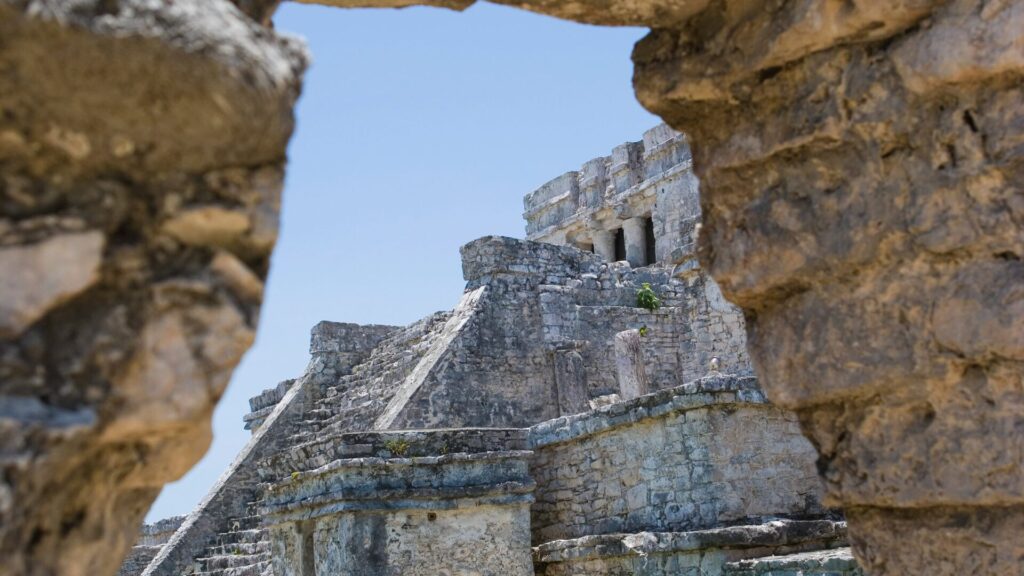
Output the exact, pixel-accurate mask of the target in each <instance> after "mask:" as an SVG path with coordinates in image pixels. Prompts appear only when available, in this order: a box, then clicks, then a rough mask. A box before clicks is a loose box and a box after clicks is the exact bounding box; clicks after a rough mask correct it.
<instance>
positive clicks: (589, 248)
mask: <svg viewBox="0 0 1024 576" xmlns="http://www.w3.org/2000/svg"><path fill="white" fill-rule="evenodd" d="M576 247H577V248H579V249H580V250H583V251H584V252H591V253H592V252H593V251H594V245H593V244H592V243H589V242H577V243H576Z"/></svg>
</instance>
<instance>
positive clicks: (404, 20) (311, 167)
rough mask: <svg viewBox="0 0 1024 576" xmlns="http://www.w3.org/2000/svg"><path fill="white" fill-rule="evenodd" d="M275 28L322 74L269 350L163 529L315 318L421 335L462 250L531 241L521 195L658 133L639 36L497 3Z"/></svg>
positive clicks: (301, 160) (288, 215) (283, 369)
mask: <svg viewBox="0 0 1024 576" xmlns="http://www.w3.org/2000/svg"><path fill="white" fill-rule="evenodd" d="M275 22H276V26H277V29H278V30H280V31H286V32H290V33H294V34H298V35H301V36H303V37H305V38H306V39H307V41H308V43H309V45H310V49H311V51H312V53H313V65H312V67H311V68H310V70H309V71H308V73H307V75H306V81H305V88H304V92H303V97H302V99H301V100H300V101H299V105H298V128H297V131H296V134H295V136H294V138H293V140H292V142H291V145H290V147H289V158H290V161H289V165H288V177H287V182H286V185H285V194H284V204H283V211H282V225H281V236H280V239H279V241H278V244H277V249H276V250H275V252H274V257H273V263H272V266H271V270H270V278H269V280H268V283H267V291H266V300H265V302H264V305H263V312H262V318H261V321H260V327H259V332H258V334H257V339H256V345H255V346H254V347H253V348H252V349H251V350H250V351H249V353H248V354H247V355H246V356H245V358H244V360H243V361H242V364H241V365H240V367H239V368H238V369H237V370H236V371H235V374H234V377H233V379H232V381H231V384H230V386H229V387H228V391H227V393H226V394H225V396H224V398H223V399H222V400H221V403H220V405H219V407H218V409H217V412H216V414H215V416H214V441H213V446H212V447H211V448H210V451H209V452H208V453H207V455H206V457H205V458H204V459H203V460H202V461H201V462H200V463H199V464H198V465H197V466H196V467H195V468H194V469H193V470H192V471H191V472H189V473H188V474H187V475H186V476H185V477H184V478H183V479H182V480H180V481H178V482H176V483H174V484H171V485H168V486H167V487H166V488H165V489H164V491H163V493H162V494H161V495H160V498H159V499H158V500H157V502H156V503H155V504H154V506H153V508H152V510H151V511H150V514H149V516H148V520H149V521H152V520H156V519H159V518H164V517H167V516H172V515H176V514H185V513H187V512H188V511H189V510H190V509H191V508H192V507H193V506H195V504H196V503H197V502H198V501H199V500H200V499H201V498H202V497H203V495H204V494H205V493H206V492H207V490H208V489H209V488H210V486H211V485H212V484H213V482H214V481H215V480H216V479H217V477H218V476H219V475H220V473H221V472H222V471H223V470H224V468H225V467H226V466H227V464H228V463H229V462H230V461H231V460H232V458H233V457H234V455H235V454H236V453H237V452H238V450H240V449H241V448H242V446H243V445H244V444H245V442H246V440H247V439H248V437H249V433H248V432H247V431H244V430H242V420H241V419H242V415H243V414H245V413H246V412H247V411H248V398H249V397H250V396H253V395H255V394H257V393H259V391H260V390H263V389H265V388H268V387H270V386H273V385H275V384H276V383H277V382H279V381H281V380H284V379H287V378H293V377H296V376H299V375H300V374H301V373H302V370H303V369H304V368H305V365H306V362H307V360H308V357H309V355H308V345H309V329H310V328H311V327H312V326H313V325H314V324H315V323H317V322H318V321H320V320H335V321H342V322H358V323H380V324H407V323H409V322H412V321H414V320H416V319H418V318H420V317H422V316H425V315H427V314H430V313H432V312H434V311H437V310H442V309H449V308H451V307H452V306H454V305H455V303H456V302H457V301H458V299H459V296H460V295H461V293H462V288H463V284H464V282H463V280H462V271H461V263H460V260H459V251H458V249H459V246H461V245H462V244H465V243H466V242H469V241H470V240H473V239H474V238H478V237H480V236H485V235H488V234H502V235H507V236H517V237H522V236H523V221H522V211H523V204H522V197H523V195H524V194H526V193H528V192H530V191H532V190H534V189H536V188H537V187H539V186H540V185H541V184H544V183H545V182H547V181H548V180H550V179H552V178H554V177H556V176H558V175H560V174H562V173H564V172H567V171H569V170H574V169H576V168H578V167H579V165H580V164H582V163H583V162H585V161H586V160H589V159H590V158H593V157H596V156H600V155H604V154H607V153H608V152H609V151H610V150H611V149H612V147H614V146H616V145H618V144H620V143H622V142H625V141H627V140H638V139H639V138H640V136H641V134H642V133H643V131H644V130H646V129H648V128H650V127H652V126H654V125H655V124H657V123H658V119H657V118H655V117H654V116H652V115H650V114H648V113H647V112H646V111H644V110H643V109H642V108H641V107H640V105H639V104H637V102H636V99H635V98H634V96H633V90H632V87H631V81H630V79H631V75H632V65H631V63H630V60H629V55H630V52H631V50H632V46H633V44H634V43H635V42H636V41H637V40H638V39H640V38H641V37H642V36H643V35H644V33H645V30H643V29H639V28H599V27H592V26H584V25H580V24H574V23H570V22H563V21H560V20H555V19H553V18H548V17H545V16H538V15H535V14H530V13H527V12H521V11H517V10H514V9H511V8H504V7H498V6H492V5H489V4H478V5H476V6H474V7H472V8H470V9H469V10H467V11H465V12H463V13H461V14H460V13H456V12H451V11H448V10H441V9H431V8H410V9H406V10H340V9H330V8H323V7H318V6H307V5H300V4H294V3H286V4H284V5H283V7H282V8H281V10H280V11H279V12H278V14H277V16H276V17H275Z"/></svg>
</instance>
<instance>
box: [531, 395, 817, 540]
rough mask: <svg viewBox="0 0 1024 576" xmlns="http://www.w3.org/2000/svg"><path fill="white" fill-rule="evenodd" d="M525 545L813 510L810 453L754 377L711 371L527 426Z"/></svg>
mask: <svg viewBox="0 0 1024 576" xmlns="http://www.w3.org/2000/svg"><path fill="white" fill-rule="evenodd" d="M530 440H531V447H532V448H533V450H534V452H535V453H536V456H535V457H534V458H533V460H532V462H531V472H532V474H533V477H534V479H535V480H536V481H537V490H536V499H537V502H536V503H535V504H534V506H533V509H532V516H533V518H532V529H533V540H534V544H536V545H541V544H544V543H545V542H550V541H552V540H562V539H572V538H579V537H582V536H591V535H596V534H611V533H620V532H634V533H635V532H641V531H652V532H659V531H660V532H666V531H684V530H698V529H708V528H714V527H717V526H723V525H732V524H739V523H741V522H750V521H752V520H753V521H755V522H756V521H757V520H758V519H761V518H765V517H771V516H773V515H780V516H786V517H803V518H810V517H820V516H823V515H824V514H825V513H826V510H825V509H824V508H823V507H822V506H821V491H822V487H821V483H820V481H819V480H818V478H817V475H816V473H815V469H814V448H813V447H812V446H811V445H810V443H809V442H808V441H807V439H806V438H804V437H803V436H802V435H801V434H800V429H799V425H798V423H797V420H796V417H795V416H794V415H793V414H791V413H788V412H785V411H783V410H780V409H778V408H776V407H774V406H772V405H771V404H768V402H767V400H766V399H765V397H764V393H763V392H761V390H760V389H759V388H758V387H757V381H756V380H755V379H754V378H753V377H745V378H737V377H734V376H710V377H706V378H702V379H700V380H695V381H693V382H689V383H687V384H685V385H683V386H679V387H677V388H672V389H669V390H663V391H661V392H658V393H655V394H650V395H647V396H642V397H640V398H636V399H634V400H631V401H623V402H620V403H617V404H614V405H612V406H608V407H604V408H601V409H598V410H595V411H592V412H587V413H583V414H577V415H574V416H565V417H562V418H558V419H555V420H549V421H547V422H542V423H540V424H538V425H536V426H534V427H533V428H531V430H530Z"/></svg>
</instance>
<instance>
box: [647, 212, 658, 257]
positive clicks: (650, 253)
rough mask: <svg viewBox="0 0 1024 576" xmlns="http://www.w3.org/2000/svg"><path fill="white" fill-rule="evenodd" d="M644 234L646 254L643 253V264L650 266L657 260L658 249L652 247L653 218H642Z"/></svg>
mask: <svg viewBox="0 0 1024 576" xmlns="http://www.w3.org/2000/svg"><path fill="white" fill-rule="evenodd" d="M644 236H645V237H646V244H647V254H644V265H645V266H650V265H651V264H654V263H655V262H657V261H658V251H657V250H655V248H654V219H653V218H650V217H648V218H644Z"/></svg>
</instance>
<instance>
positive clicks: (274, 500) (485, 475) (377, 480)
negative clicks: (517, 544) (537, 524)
mask: <svg viewBox="0 0 1024 576" xmlns="http://www.w3.org/2000/svg"><path fill="white" fill-rule="evenodd" d="M532 455H533V452H530V451H527V450H507V451H501V452H481V453H476V454H466V453H458V454H448V455H443V456H418V457H411V458H380V457H365V458H349V459H340V460H336V461H334V462H331V463H330V464H327V465H326V466H322V467H320V468H318V469H316V470H313V471H311V472H306V473H300V472H296V473H294V474H293V475H292V476H291V477H290V478H288V479H285V480H283V481H281V482H280V483H278V484H276V485H274V486H272V487H271V488H270V489H269V490H268V493H267V498H266V500H265V502H264V505H263V507H262V513H263V514H265V515H267V516H269V517H272V518H273V523H280V522H287V521H290V520H295V519H306V518H312V517H319V516H325V515H330V514H336V513H339V512H345V511H357V510H363V511H365V510H404V509H427V510H450V509H456V508H466V507H472V506H502V505H528V504H530V503H532V502H533V490H534V488H535V487H536V484H535V483H534V481H533V480H532V479H531V478H530V476H529V468H528V466H527V461H528V459H529V458H530V457H531V456H532Z"/></svg>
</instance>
